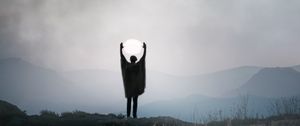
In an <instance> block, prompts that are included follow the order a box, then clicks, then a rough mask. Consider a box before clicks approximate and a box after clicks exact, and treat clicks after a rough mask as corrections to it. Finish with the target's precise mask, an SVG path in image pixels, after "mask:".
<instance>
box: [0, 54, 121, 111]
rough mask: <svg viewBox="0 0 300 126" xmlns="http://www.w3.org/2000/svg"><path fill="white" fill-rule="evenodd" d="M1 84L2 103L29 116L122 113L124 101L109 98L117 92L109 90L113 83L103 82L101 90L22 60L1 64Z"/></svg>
mask: <svg viewBox="0 0 300 126" xmlns="http://www.w3.org/2000/svg"><path fill="white" fill-rule="evenodd" d="M105 73H106V74H107V72H105ZM83 75H84V74H82V76H83ZM100 76H101V74H100ZM102 76H103V74H102ZM103 77H105V78H107V77H106V76H103ZM87 79H90V78H87ZM101 79H103V78H100V80H101ZM0 81H1V82H0V86H1V88H0V99H2V100H5V101H9V102H11V103H14V104H17V105H18V106H20V107H21V108H22V109H25V110H26V111H28V113H29V114H33V113H38V112H39V111H40V110H42V109H50V110H55V111H59V112H61V111H72V110H76V109H81V110H84V111H93V112H95V111H101V112H111V111H113V110H114V111H120V110H121V109H122V108H121V107H120V103H118V104H117V103H116V102H117V101H120V99H115V100H111V99H110V98H111V97H109V98H108V96H109V95H107V93H110V95H112V94H113V92H114V91H116V89H113V90H112V89H110V90H109V89H107V87H108V86H105V84H106V83H110V82H113V81H108V80H103V81H102V82H99V83H98V86H97V87H96V86H95V85H93V84H94V83H83V82H82V83H81V84H77V83H74V82H72V80H69V79H68V78H66V77H64V76H63V75H62V74H61V73H58V72H55V71H53V70H50V69H45V68H42V67H39V66H36V65H33V64H31V63H29V62H26V61H24V60H22V59H19V58H9V59H2V60H0ZM89 81H93V80H89ZM101 85H104V86H101ZM101 89H102V90H101ZM97 93H98V94H97ZM105 93H106V94H105ZM104 96H105V97H104ZM107 99H108V100H107ZM112 99H113V98H112ZM105 100H106V101H105Z"/></svg>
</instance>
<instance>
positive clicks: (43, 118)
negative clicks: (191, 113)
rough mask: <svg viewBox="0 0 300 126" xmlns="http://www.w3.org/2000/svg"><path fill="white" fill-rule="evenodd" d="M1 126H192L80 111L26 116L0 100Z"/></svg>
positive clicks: (170, 120) (169, 120)
mask: <svg viewBox="0 0 300 126" xmlns="http://www.w3.org/2000/svg"><path fill="white" fill-rule="evenodd" d="M0 125H1V126H15V125H16V126H153V125H159V126H163V125H166V126H192V125H195V124H192V123H188V122H184V121H181V120H178V119H175V118H172V117H151V118H138V119H132V118H129V119H125V117H124V116H123V115H114V114H97V113H94V114H90V113H86V112H82V111H74V112H64V113H61V114H60V115H59V114H57V113H55V112H52V111H41V113H40V115H32V116H28V115H26V114H25V113H24V112H22V111H21V110H20V109H19V108H18V107H17V106H15V105H12V104H10V103H8V102H5V101H1V100H0Z"/></svg>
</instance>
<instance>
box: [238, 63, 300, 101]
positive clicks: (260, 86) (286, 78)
mask: <svg viewBox="0 0 300 126" xmlns="http://www.w3.org/2000/svg"><path fill="white" fill-rule="evenodd" d="M238 91H239V92H242V93H248V94H252V95H258V96H267V97H283V96H293V95H298V94H299V93H300V92H299V91H300V73H299V72H298V71H296V70H294V69H292V68H279V67H276V68H264V69H262V70H260V71H259V72H258V73H257V74H255V75H254V76H253V77H252V78H251V79H250V80H248V81H247V82H246V83H245V84H244V85H243V86H241V87H240V88H239V89H238Z"/></svg>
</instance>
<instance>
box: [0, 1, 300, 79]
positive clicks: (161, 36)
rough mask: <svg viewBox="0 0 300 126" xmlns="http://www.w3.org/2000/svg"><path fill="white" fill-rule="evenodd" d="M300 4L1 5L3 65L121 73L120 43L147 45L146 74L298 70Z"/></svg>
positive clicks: (123, 2) (20, 2) (134, 2)
mask: <svg viewBox="0 0 300 126" xmlns="http://www.w3.org/2000/svg"><path fill="white" fill-rule="evenodd" d="M299 6H300V4H299V1H296V0H295V1H293V0H292V1H283V0H282V1H280V0H279V1H272V0H265V1H260V0H254V1H253V0H242V1H240V0H230V1H227V0H226V1H225V0H224V1H216V0H200V1H199V0H188V1H186V0H175V1H174V0H163V1H146V0H145V1H139V0H129V1H119V0H113V1H111V0H104V1H97V0H89V1H81V0H66V1H60V0H45V1H38V0H25V1H18V0H3V1H1V2H0V8H1V9H0V17H1V18H0V27H1V29H0V37H1V39H0V57H1V58H6V57H22V58H24V59H25V60H28V61H30V62H33V63H35V64H39V65H42V66H45V67H49V68H54V69H56V70H74V69H95V68H97V69H108V70H114V71H119V67H120V65H119V52H118V51H119V43H120V42H122V41H125V40H127V39H129V38H136V39H139V40H141V41H146V42H147V44H148V48H149V49H148V53H147V54H148V55H147V67H148V68H149V70H157V71H162V72H167V73H172V74H179V75H185V74H196V73H206V72H212V71H216V70H220V69H226V68H230V67H236V66H242V65H259V66H288V65H294V64H299V63H300V58H299V57H297V54H300V51H299V48H300V43H299V42H298V41H299V32H300V23H299V22H300V21H299V19H300V16H299V15H298V12H299V11H300V9H299V8H300V7H299Z"/></svg>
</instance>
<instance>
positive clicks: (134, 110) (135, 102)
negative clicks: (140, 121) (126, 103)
mask: <svg viewBox="0 0 300 126" xmlns="http://www.w3.org/2000/svg"><path fill="white" fill-rule="evenodd" d="M137 106H138V96H134V97H133V118H137V117H136V111H137Z"/></svg>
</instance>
